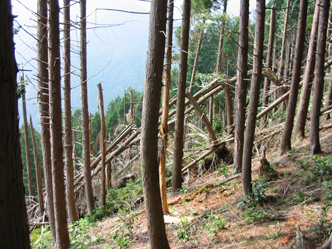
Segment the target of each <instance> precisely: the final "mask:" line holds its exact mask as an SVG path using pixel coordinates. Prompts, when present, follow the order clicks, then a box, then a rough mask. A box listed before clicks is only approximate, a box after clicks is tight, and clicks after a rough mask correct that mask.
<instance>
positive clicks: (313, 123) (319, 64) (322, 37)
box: [310, 0, 330, 155]
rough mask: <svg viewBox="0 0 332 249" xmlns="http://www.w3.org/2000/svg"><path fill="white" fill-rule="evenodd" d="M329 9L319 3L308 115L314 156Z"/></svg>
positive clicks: (325, 0)
mask: <svg viewBox="0 0 332 249" xmlns="http://www.w3.org/2000/svg"><path fill="white" fill-rule="evenodd" d="M329 8H330V1H329V0H322V1H321V2H320V14H319V16H320V17H319V27H318V41H320V42H319V43H318V44H317V54H316V68H315V79H314V84H315V85H314V94H313V101H312V110H311V115H310V118H311V119H310V147H311V154H312V155H315V154H318V153H320V152H321V146H320V142H319V116H320V107H321V103H322V97H323V87H324V76H325V73H324V60H325V46H326V29H327V23H328V14H329Z"/></svg>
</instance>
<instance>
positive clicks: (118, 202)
mask: <svg viewBox="0 0 332 249" xmlns="http://www.w3.org/2000/svg"><path fill="white" fill-rule="evenodd" d="M142 194H143V187H142V184H141V183H140V184H137V183H135V182H134V181H133V180H130V181H129V182H128V183H127V185H126V187H124V188H119V189H114V188H111V189H110V190H109V191H108V195H107V199H106V202H107V207H108V210H109V211H110V212H111V213H128V212H130V211H132V209H133V208H134V204H135V203H134V202H135V200H136V199H137V197H139V196H141V195H142Z"/></svg>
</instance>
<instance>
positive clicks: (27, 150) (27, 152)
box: [22, 93, 33, 197]
mask: <svg viewBox="0 0 332 249" xmlns="http://www.w3.org/2000/svg"><path fill="white" fill-rule="evenodd" d="M22 106H23V120H24V142H25V158H26V164H27V165H26V166H27V173H28V190H29V196H31V197H33V183H32V173H31V160H30V146H29V129H28V120H27V108H26V103H25V93H23V95H22Z"/></svg>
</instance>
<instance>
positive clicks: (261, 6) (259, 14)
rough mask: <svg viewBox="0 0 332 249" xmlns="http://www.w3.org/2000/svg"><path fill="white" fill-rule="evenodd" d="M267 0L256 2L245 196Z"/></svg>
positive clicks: (248, 189) (244, 166)
mask: <svg viewBox="0 0 332 249" xmlns="http://www.w3.org/2000/svg"><path fill="white" fill-rule="evenodd" d="M264 22H265V0H257V2H256V28H255V44H254V60H253V72H252V80H251V87H250V102H249V110H248V115H247V128H246V132H245V138H244V145H243V159H242V189H243V194H244V196H247V195H249V194H251V193H252V186H251V157H252V146H253V143H254V136H255V127H256V115H257V109H258V101H259V90H260V84H261V81H262V66H263V52H264V51H263V50H264Z"/></svg>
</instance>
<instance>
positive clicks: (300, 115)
mask: <svg viewBox="0 0 332 249" xmlns="http://www.w3.org/2000/svg"><path fill="white" fill-rule="evenodd" d="M320 2H321V0H316V7H315V13H314V17H313V20H312V27H311V33H310V43H309V49H308V55H307V63H306V68H305V72H304V77H303V86H302V91H301V97H300V103H299V105H298V111H297V114H296V119H295V133H296V134H297V135H298V136H300V137H303V138H304V136H305V124H306V120H307V114H308V107H309V100H310V93H311V86H312V80H313V78H314V70H315V61H316V58H315V57H316V55H315V52H316V45H317V30H318V22H319V4H320Z"/></svg>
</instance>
